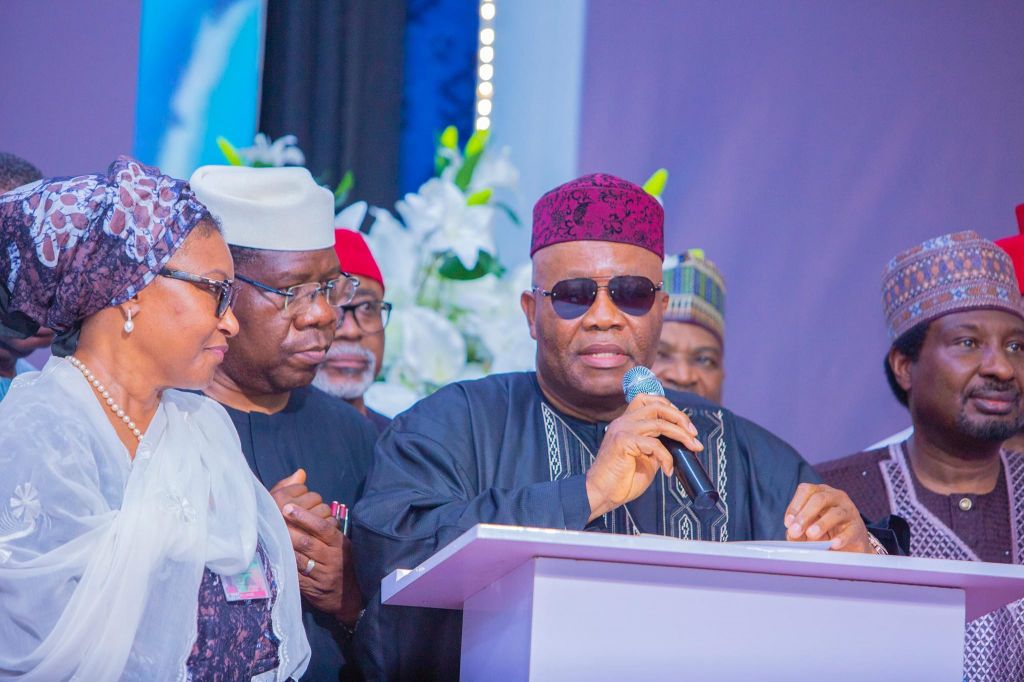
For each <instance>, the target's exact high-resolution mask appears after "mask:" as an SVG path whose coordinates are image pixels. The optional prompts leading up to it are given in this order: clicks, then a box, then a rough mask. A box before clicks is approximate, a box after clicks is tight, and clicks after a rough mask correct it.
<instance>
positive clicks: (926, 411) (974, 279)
mask: <svg viewBox="0 0 1024 682" xmlns="http://www.w3.org/2000/svg"><path fill="white" fill-rule="evenodd" d="M882 298H883V305H884V308H885V318H886V323H887V325H888V328H889V337H890V339H892V346H891V347H890V350H889V352H888V354H887V355H886V358H885V373H886V377H887V378H888V380H889V384H890V386H891V387H892V390H893V393H894V394H895V395H896V399H897V400H899V401H900V403H902V404H903V405H904V406H905V407H907V408H908V409H909V410H910V418H911V421H912V422H913V425H914V428H913V433H912V435H910V436H909V437H907V438H905V439H904V440H901V441H898V442H896V443H893V444H891V445H888V446H886V447H882V448H878V449H873V450H869V451H867V452H862V453H859V454H856V455H852V456H850V457H846V458H844V459H839V460H836V461H833V462H827V463H825V464H822V465H820V466H819V467H818V472H819V473H820V474H821V475H822V477H823V478H824V479H825V481H826V482H827V483H829V484H831V485H833V486H836V487H838V488H841V489H843V490H845V491H846V492H847V493H848V494H849V495H850V497H852V498H853V501H854V503H855V504H856V505H857V508H858V509H860V510H861V512H862V513H863V514H865V515H866V516H868V518H880V517H882V516H885V515H887V514H898V515H899V516H901V517H903V518H904V519H906V520H907V522H908V523H909V524H910V535H911V538H910V553H911V555H912V556H923V557H935V558H942V559H961V560H965V561H990V562H998V563H1014V564H1019V563H1024V562H1022V558H1024V454H1022V453H1010V452H1006V451H1005V450H1003V449H1002V444H1003V441H1005V440H1006V439H1007V438H1009V437H1010V436H1013V435H1014V434H1016V433H1017V432H1018V431H1020V429H1021V427H1022V426H1024V405H1022V401H1021V395H1022V391H1024V312H1022V308H1021V294H1020V291H1019V289H1018V284H1017V280H1016V276H1015V274H1014V269H1013V263H1012V262H1011V261H1010V257H1009V256H1008V255H1007V254H1006V253H1005V252H1004V251H1003V250H1001V249H1000V248H999V247H998V246H996V245H995V244H993V243H992V242H990V241H988V240H986V239H982V238H980V237H979V236H978V235H977V234H975V233H974V232H959V233H956V234H951V235H946V236H944V237H939V238H937V239H932V240H929V241H927V242H925V243H924V244H922V245H920V246H917V247H914V248H913V249H910V250H908V251H905V252H903V253H901V254H900V255H898V256H896V257H895V258H894V259H893V260H892V261H891V262H890V263H889V265H888V267H887V268H886V271H885V274H884V278H883V283H882ZM964 679H969V680H1020V679H1024V602H1016V603H1014V604H1010V605H1009V606H1007V607H1004V608H1002V609H999V610H998V611H995V612H993V613H990V614H988V615H986V616H983V617H981V618H978V619H977V620H974V621H972V622H970V623H968V625H967V639H966V644H965V647H964Z"/></svg>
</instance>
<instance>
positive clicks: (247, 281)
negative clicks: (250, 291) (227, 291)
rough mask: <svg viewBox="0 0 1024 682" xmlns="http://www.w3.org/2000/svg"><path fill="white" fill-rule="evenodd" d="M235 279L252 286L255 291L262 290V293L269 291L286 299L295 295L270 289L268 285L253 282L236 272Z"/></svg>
mask: <svg viewBox="0 0 1024 682" xmlns="http://www.w3.org/2000/svg"><path fill="white" fill-rule="evenodd" d="M235 279H240V280H242V281H243V282H245V283H247V284H251V285H253V286H254V287H256V288H257V289H262V290H263V291H269V292H270V293H272V294H277V295H278V296H287V297H288V298H291V297H292V296H294V295H295V294H293V293H291V292H290V291H281V290H280V289H275V288H274V287H272V286H270V285H267V284H264V283H263V282H258V281H256V280H254V279H251V278H249V277H246V276H245V275H240V274H238V273H237V272H236V273H235Z"/></svg>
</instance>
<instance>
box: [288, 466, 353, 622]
mask: <svg viewBox="0 0 1024 682" xmlns="http://www.w3.org/2000/svg"><path fill="white" fill-rule="evenodd" d="M270 494H271V496H272V497H273V498H274V501H275V502H276V503H277V506H278V508H279V509H280V510H281V515H282V516H284V521H285V525H286V526H287V527H288V534H289V535H290V536H291V540H292V549H293V550H294V551H295V561H296V565H297V567H298V570H299V592H301V593H302V596H303V597H304V598H305V599H306V601H308V602H309V603H310V604H311V605H312V606H313V607H314V608H315V609H317V610H318V611H324V612H326V613H330V614H333V615H334V616H335V617H337V618H338V620H340V621H341V622H342V623H344V624H346V625H349V626H351V625H353V624H354V623H355V621H356V619H357V618H358V617H359V612H360V611H361V610H362V608H363V604H362V602H363V597H362V594H361V593H360V591H359V586H358V584H357V583H356V579H355V569H354V565H353V562H352V551H351V548H352V543H351V542H350V541H349V539H348V538H347V537H345V536H344V535H343V534H342V533H341V531H340V530H339V529H338V523H337V521H335V519H334V518H333V517H332V516H331V510H330V507H328V506H327V505H326V504H324V501H323V498H321V497H320V495H319V494H317V493H315V492H312V491H311V490H309V488H307V487H306V472H305V471H303V470H302V469H299V470H298V471H296V472H295V473H294V474H292V475H291V476H289V477H288V478H286V479H284V480H282V481H279V482H278V483H277V484H276V485H275V486H274V487H273V488H271V490H270ZM310 559H312V560H313V561H314V562H315V563H314V564H313V568H312V570H310V571H308V575H306V571H305V569H306V568H307V566H308V565H309V560H310Z"/></svg>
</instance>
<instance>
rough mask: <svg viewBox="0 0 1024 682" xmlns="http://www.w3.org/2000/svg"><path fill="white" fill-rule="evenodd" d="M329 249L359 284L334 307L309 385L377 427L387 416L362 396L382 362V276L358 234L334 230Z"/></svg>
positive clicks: (385, 307) (387, 308)
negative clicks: (322, 355)
mask: <svg viewBox="0 0 1024 682" xmlns="http://www.w3.org/2000/svg"><path fill="white" fill-rule="evenodd" d="M334 250H335V251H336V252H337V254H338V260H339V261H340V262H341V264H342V265H341V267H342V269H343V270H345V272H347V273H349V274H352V275H355V276H356V277H358V278H359V288H358V289H357V290H356V294H355V296H354V297H353V298H352V301H351V302H350V303H349V304H348V305H343V306H340V307H339V308H338V310H339V315H340V317H339V320H338V328H337V330H335V332H334V343H333V344H331V349H330V350H329V351H328V352H327V358H326V359H325V360H324V363H323V365H321V366H320V370H319V371H318V372H317V375H316V378H315V379H313V385H314V386H316V387H317V388H319V389H320V390H321V391H323V392H325V393H329V394H330V395H333V396H334V397H336V398H341V399H342V400H345V401H347V402H348V404H349V405H351V406H352V407H354V408H356V409H357V410H359V411H360V412H361V413H362V414H363V415H364V416H365V417H367V418H368V419H369V420H370V421H371V422H373V424H374V426H376V427H377V429H378V430H380V431H383V430H384V429H385V427H387V425H388V424H390V423H391V420H390V419H389V418H387V417H385V416H384V415H382V414H380V413H379V412H375V411H373V410H371V409H370V408H369V407H367V406H366V402H365V401H364V400H363V396H364V395H365V394H366V389H368V388H369V387H370V384H372V383H373V380H374V379H376V378H377V375H378V374H379V373H380V367H381V363H382V362H383V360H384V327H385V326H386V325H387V323H388V317H389V316H390V314H391V304H390V303H388V302H387V301H385V300H384V277H383V275H381V273H380V268H379V267H378V266H377V261H376V260H374V258H373V254H372V253H370V247H368V246H367V245H366V240H365V239H363V235H361V234H359V233H358V232H356V231H354V230H335V232H334Z"/></svg>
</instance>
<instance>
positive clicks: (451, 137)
mask: <svg viewBox="0 0 1024 682" xmlns="http://www.w3.org/2000/svg"><path fill="white" fill-rule="evenodd" d="M441 146H442V147H447V148H448V149H458V148H459V129H458V128H456V127H455V126H448V127H447V128H445V129H444V132H443V133H441Z"/></svg>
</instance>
